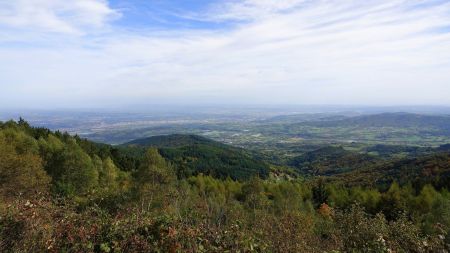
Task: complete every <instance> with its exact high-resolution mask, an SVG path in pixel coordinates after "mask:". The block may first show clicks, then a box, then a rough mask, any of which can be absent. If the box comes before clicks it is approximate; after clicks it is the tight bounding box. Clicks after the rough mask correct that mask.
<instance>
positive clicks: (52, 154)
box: [0, 121, 450, 252]
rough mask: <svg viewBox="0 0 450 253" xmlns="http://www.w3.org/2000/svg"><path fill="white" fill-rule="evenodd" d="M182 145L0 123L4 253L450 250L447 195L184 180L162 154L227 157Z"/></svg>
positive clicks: (403, 188) (430, 189)
mask: <svg viewBox="0 0 450 253" xmlns="http://www.w3.org/2000/svg"><path fill="white" fill-rule="evenodd" d="M178 140H179V139H177V138H175V139H172V141H171V142H170V145H171V146H172V147H170V148H167V147H166V149H160V150H158V149H156V148H155V147H150V148H149V149H147V150H143V149H142V148H127V147H121V148H115V147H111V146H108V145H100V144H95V143H91V142H89V141H87V140H82V139H80V138H78V137H76V136H75V137H72V136H70V135H68V134H64V133H59V132H55V133H53V132H51V131H48V130H45V129H40V128H32V127H30V126H29V125H28V124H27V123H26V122H25V121H20V122H19V123H16V122H7V123H0V176H1V177H0V193H1V197H2V198H1V202H0V252H47V251H49V252H445V250H448V247H449V246H448V245H449V244H448V243H449V239H448V236H447V235H448V233H449V231H450V230H449V229H450V211H449V210H450V194H449V193H448V191H447V190H446V189H444V188H442V187H436V185H433V184H411V183H405V182H403V183H397V182H395V181H394V182H393V183H392V184H389V185H387V187H386V188H384V187H370V186H366V187H361V186H356V187H349V186H348V184H346V183H347V182H346V181H341V182H337V181H336V180H329V178H319V179H317V178H311V179H304V180H301V179H295V178H289V177H287V178H281V177H275V178H269V179H263V178H261V177H259V176H258V173H253V174H252V175H253V176H251V177H249V178H248V179H247V180H243V179H244V178H246V177H239V179H240V180H239V181H237V180H234V178H232V177H231V176H230V177H225V178H224V176H225V175H226V174H223V175H222V174H220V175H217V174H215V173H207V174H206V175H205V174H202V173H198V174H196V173H193V175H191V176H189V177H187V178H184V177H180V178H177V176H176V168H175V166H173V165H172V164H171V162H169V161H168V160H171V159H166V158H165V157H164V156H162V155H161V154H160V153H164V150H166V151H167V150H170V151H167V152H174V154H176V156H175V157H179V158H180V159H182V160H183V159H185V158H186V159H193V160H195V159H194V158H197V157H201V155H202V153H201V152H205V155H204V156H203V157H202V159H205V158H206V160H209V161H215V160H214V159H216V158H217V157H224V156H217V155H218V154H216V153H215V152H216V151H217V152H228V151H226V150H224V149H222V148H221V147H209V146H208V147H204V148H206V149H207V150H206V151H205V150H203V149H202V148H200V149H197V148H198V147H195V148H196V151H189V152H193V153H189V152H188V153H184V152H187V151H186V150H189V146H188V147H186V146H182V147H181V148H180V147H174V146H177V145H179V144H180V143H178ZM182 140H183V139H182ZM188 140H189V141H194V142H195V143H194V144H193V145H194V146H195V145H199V146H201V145H203V144H199V143H197V142H199V141H200V142H202V141H204V140H203V139H195V138H194V139H192V138H188ZM159 141H162V139H159ZM184 141H186V140H183V141H180V142H184ZM191 144H192V143H191ZM213 146H214V145H213ZM215 148H217V150H215V151H211V150H214V149H215ZM183 150H184V151H183ZM195 152H199V153H195ZM339 152H340V151H339ZM186 154H189V156H188V157H184V155H186ZM192 154H196V155H195V156H193V155H192ZM212 154H213V155H212ZM225 157H226V159H225V160H222V161H221V162H222V163H225V162H229V161H233V159H229V157H227V156H225ZM118 161H121V162H120V163H119V162H118ZM126 161H131V162H130V163H129V164H130V166H131V167H129V168H123V166H124V165H125V164H127V162H126ZM199 164H201V163H191V164H190V166H197V165H199ZM419 164H422V163H419ZM433 164H436V163H431V164H428V166H433ZM437 164H440V165H442V166H445V164H444V162H443V160H442V161H441V160H439V161H438V162H437ZM210 166H215V163H211V164H210ZM218 166H219V168H220V169H224V167H220V165H218ZM233 166H235V165H233ZM236 166H240V165H239V163H238V165H236ZM411 166H412V165H411ZM193 168H195V167H193ZM233 168H234V167H233ZM236 168H237V167H236ZM439 168H442V167H438V170H439ZM199 171H202V170H199ZM247 172H248V171H247ZM247 172H246V173H247ZM253 172H254V171H253ZM233 173H234V172H233ZM244 174H245V173H244ZM244 174H234V175H244ZM249 175H250V174H249ZM49 189H53V191H50V194H49ZM18 193H19V194H18Z"/></svg>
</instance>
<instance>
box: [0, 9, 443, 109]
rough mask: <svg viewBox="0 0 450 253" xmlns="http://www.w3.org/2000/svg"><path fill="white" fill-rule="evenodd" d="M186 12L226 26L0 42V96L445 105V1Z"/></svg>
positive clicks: (70, 101)
mask: <svg viewBox="0 0 450 253" xmlns="http://www.w3.org/2000/svg"><path fill="white" fill-rule="evenodd" d="M104 6H107V5H106V3H105V5H104ZM111 12H112V13H115V12H116V11H114V10H111ZM82 13H85V12H82ZM87 13H89V12H87ZM186 13H189V15H186V16H185V17H184V18H185V22H189V20H202V22H213V23H222V22H225V23H226V24H228V22H231V24H232V25H231V28H230V26H229V25H226V26H225V24H224V27H226V29H216V28H214V29H207V28H202V29H199V28H197V29H190V30H188V29H181V30H176V29H170V30H161V29H154V28H152V29H148V30H147V29H141V30H136V29H134V28H133V27H128V28H129V29H126V28H123V27H120V28H118V27H115V28H114V27H113V29H112V31H106V32H104V33H102V34H100V35H95V36H88V37H86V36H85V37H82V38H77V39H73V38H68V37H59V36H58V37H56V38H54V37H50V38H48V37H45V38H44V39H43V40H44V41H45V43H44V44H45V46H36V45H34V46H28V47H26V48H22V47H19V48H15V47H11V46H1V44H0V59H2V60H0V86H2V85H3V86H4V85H8V86H9V87H7V88H6V89H4V90H6V91H7V92H6V93H3V95H0V98H2V97H3V98H6V97H8V98H11V97H15V98H17V99H16V101H25V102H26V103H38V101H59V102H60V103H62V104H65V105H67V106H76V105H79V104H80V103H83V105H85V104H90V105H106V104H108V105H110V104H130V103H180V102H187V103H195V102H198V103H201V102H217V103H296V104H447V105H449V104H450V98H449V96H448V94H450V85H449V84H450V74H449V72H448V69H450V46H449V45H450V32H449V30H448V29H445V27H448V24H450V3H449V2H448V1H433V0H411V1H401V0H392V1H380V0H370V1H363V2H362V1H325V0H322V1H306V0H304V1H296V0H290V1H279V0H261V1H256V0H247V1H236V2H229V1H226V2H225V1H223V2H219V3H216V4H214V5H211V6H208V7H207V9H206V10H204V11H202V12H201V13H200V12H199V13H194V14H192V12H190V11H186ZM79 15H81V16H82V14H79ZM83 15H88V14H83ZM89 15H92V14H89ZM124 15H125V14H124ZM106 16H108V15H106ZM106 16H105V17H106ZM62 20H63V21H64V22H67V21H65V20H64V19H62ZM99 20H104V19H99ZM178 21H179V20H177V22H178ZM99 23H100V24H102V25H104V24H105V23H104V21H103V22H99ZM68 24H70V26H71V27H75V28H77V29H79V28H78V27H80V25H78V23H77V22H75V24H76V25H74V23H73V22H68ZM91 26H96V25H92V24H91ZM15 35H18V34H17V33H16V34H15ZM55 48H57V50H55ZM2 70H3V73H1V72H2ZM49 91H52V92H51V94H50V92H49ZM86 101H89V102H86ZM25 102H24V103H25ZM11 103H12V102H11Z"/></svg>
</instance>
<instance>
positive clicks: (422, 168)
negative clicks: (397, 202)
mask: <svg viewBox="0 0 450 253" xmlns="http://www.w3.org/2000/svg"><path fill="white" fill-rule="evenodd" d="M336 178H337V179H338V180H339V181H343V182H346V183H347V184H349V185H372V186H374V185H377V186H389V185H390V184H391V183H392V182H398V183H400V184H407V183H412V184H413V185H415V186H416V188H420V186H422V185H425V184H432V185H434V186H435V187H437V188H442V187H448V186H449V185H450V152H448V151H447V152H434V153H432V154H428V155H421V156H418V157H414V158H404V159H391V160H388V161H385V162H382V163H378V164H376V165H373V166H366V167H362V168H361V169H360V170H355V171H350V172H348V173H343V174H340V175H336Z"/></svg>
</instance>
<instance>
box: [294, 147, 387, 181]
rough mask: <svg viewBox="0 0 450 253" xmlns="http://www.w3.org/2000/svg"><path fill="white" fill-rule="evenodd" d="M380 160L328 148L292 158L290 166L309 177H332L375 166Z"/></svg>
mask: <svg viewBox="0 0 450 253" xmlns="http://www.w3.org/2000/svg"><path fill="white" fill-rule="evenodd" d="M377 161H378V159H377V158H376V157H374V156H370V155H367V154H359V153H356V152H351V151H348V150H345V149H344V148H342V147H334V146H328V147H324V148H319V149H317V150H314V151H310V152H306V153H305V154H303V155H301V156H297V157H294V158H292V159H291V160H290V161H289V165H291V166H294V167H295V168H297V169H298V170H299V171H300V172H301V173H303V174H308V175H323V176H330V175H335V174H341V173H345V172H348V171H351V170H355V169H358V168H362V167H367V166H371V165H373V164H375V163H376V162H377Z"/></svg>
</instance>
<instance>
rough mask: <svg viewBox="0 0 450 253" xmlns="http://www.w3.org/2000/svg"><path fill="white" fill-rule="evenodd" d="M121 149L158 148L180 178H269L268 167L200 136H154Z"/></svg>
mask: <svg viewBox="0 0 450 253" xmlns="http://www.w3.org/2000/svg"><path fill="white" fill-rule="evenodd" d="M122 146H125V147H156V148H158V149H159V151H160V153H161V155H162V156H163V157H164V158H166V159H167V160H169V161H171V162H172V163H173V164H174V165H175V167H176V169H177V171H178V175H179V176H180V177H187V176H191V175H196V174H199V173H203V174H207V175H211V176H214V177H218V178H226V177H230V178H232V179H238V180H242V179H248V178H250V177H252V176H259V177H262V178H266V177H267V176H268V175H269V166H268V165H267V164H266V163H264V162H261V161H258V160H257V159H255V158H253V157H252V156H251V155H250V154H249V153H247V152H246V151H245V150H243V149H240V148H236V147H232V146H229V145H225V144H222V143H220V142H216V141H213V140H210V139H207V138H204V137H201V136H197V135H183V134H172V135H161V136H153V137H149V138H144V139H137V140H134V141H131V142H128V143H125V144H123V145H122Z"/></svg>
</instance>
